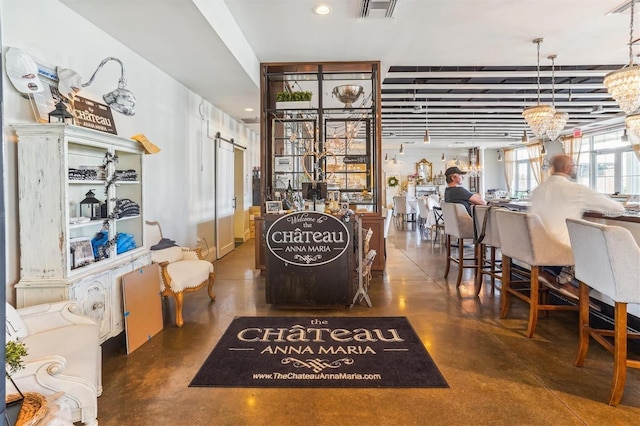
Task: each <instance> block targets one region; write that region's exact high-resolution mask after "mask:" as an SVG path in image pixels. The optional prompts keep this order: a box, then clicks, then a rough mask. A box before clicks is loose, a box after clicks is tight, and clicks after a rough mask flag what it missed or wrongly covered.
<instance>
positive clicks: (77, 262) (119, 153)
mask: <svg viewBox="0 0 640 426" xmlns="http://www.w3.org/2000/svg"><path fill="white" fill-rule="evenodd" d="M12 127H13V129H14V130H15V132H16V135H17V137H18V143H17V147H18V190H19V200H20V201H19V218H20V281H19V282H18V284H17V285H16V296H17V305H18V307H24V306H30V305H34V304H38V303H45V302H52V301H58V300H65V299H73V300H77V301H78V302H79V305H80V309H81V313H82V314H84V315H87V316H89V317H91V318H94V319H95V320H96V321H97V322H98V324H100V330H101V335H102V338H103V340H106V339H107V338H109V337H113V336H115V335H117V334H118V333H120V332H121V331H122V330H123V329H124V321H123V309H122V287H121V277H122V275H124V274H126V273H128V272H131V271H132V270H133V269H134V267H135V268H139V267H142V266H145V265H147V264H149V263H150V256H149V254H148V251H147V249H146V248H145V247H144V235H143V233H144V202H143V190H142V173H143V152H144V151H143V148H142V146H141V145H140V144H139V143H138V142H137V141H135V140H131V139H125V138H121V137H118V136H114V135H111V134H107V133H102V132H98V131H95V130H91V129H85V128H82V127H76V126H69V125H64V124H25V125H14V126H12ZM89 191H91V192H92V193H93V194H95V198H96V199H98V200H99V202H100V203H101V208H99V209H97V210H96V211H94V214H93V215H92V216H93V217H92V218H83V217H82V216H83V215H88V213H89V211H90V209H88V208H84V206H83V208H81V202H82V201H83V200H84V199H85V198H86V195H87V194H88V193H89ZM92 240H94V243H95V242H96V241H102V244H92V242H91V241H92Z"/></svg>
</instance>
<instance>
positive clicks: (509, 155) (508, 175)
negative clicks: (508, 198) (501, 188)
mask: <svg viewBox="0 0 640 426" xmlns="http://www.w3.org/2000/svg"><path fill="white" fill-rule="evenodd" d="M515 156H516V153H515V152H514V151H513V149H505V150H504V180H505V181H506V182H507V192H508V193H509V195H511V187H512V186H513V175H514V172H515V167H516V162H515Z"/></svg>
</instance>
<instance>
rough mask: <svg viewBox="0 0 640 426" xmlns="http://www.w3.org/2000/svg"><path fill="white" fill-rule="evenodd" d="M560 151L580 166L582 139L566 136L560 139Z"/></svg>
mask: <svg viewBox="0 0 640 426" xmlns="http://www.w3.org/2000/svg"><path fill="white" fill-rule="evenodd" d="M562 149H563V150H564V153H565V154H566V155H568V156H570V157H571V158H573V161H574V162H575V163H576V164H580V151H581V150H582V137H579V138H574V137H573V136H567V137H565V138H562Z"/></svg>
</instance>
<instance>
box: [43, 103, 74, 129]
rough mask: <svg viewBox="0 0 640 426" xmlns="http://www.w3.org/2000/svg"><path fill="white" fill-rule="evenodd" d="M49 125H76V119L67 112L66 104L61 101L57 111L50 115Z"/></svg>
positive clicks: (57, 105)
mask: <svg viewBox="0 0 640 426" xmlns="http://www.w3.org/2000/svg"><path fill="white" fill-rule="evenodd" d="M49 123H65V124H75V117H74V116H73V114H71V113H70V112H69V111H67V106H66V105H65V104H64V102H62V101H59V102H58V103H57V104H56V109H54V110H53V111H51V112H50V113H49Z"/></svg>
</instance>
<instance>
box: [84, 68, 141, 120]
mask: <svg viewBox="0 0 640 426" xmlns="http://www.w3.org/2000/svg"><path fill="white" fill-rule="evenodd" d="M109 61H116V62H117V63H119V64H120V80H118V88H117V89H115V90H112V91H111V92H109V93H105V94H104V95H102V99H104V101H105V102H106V103H107V105H109V106H110V107H111V108H112V109H114V110H116V111H118V112H119V113H121V114H124V115H135V113H136V97H135V96H134V94H133V93H131V91H130V90H129V89H127V79H126V78H125V75H124V65H122V62H121V61H120V59H118V58H114V57H112V56H110V57H108V58H106V59H104V60H103V61H102V62H100V65H98V68H97V69H96V70H95V71H94V72H93V75H92V76H91V78H90V79H89V81H87V82H86V83H84V84H83V85H82V87H88V86H89V85H91V83H93V79H94V78H95V76H96V74H97V73H98V71H100V68H102V67H103V66H104V64H106V63H107V62H109Z"/></svg>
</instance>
